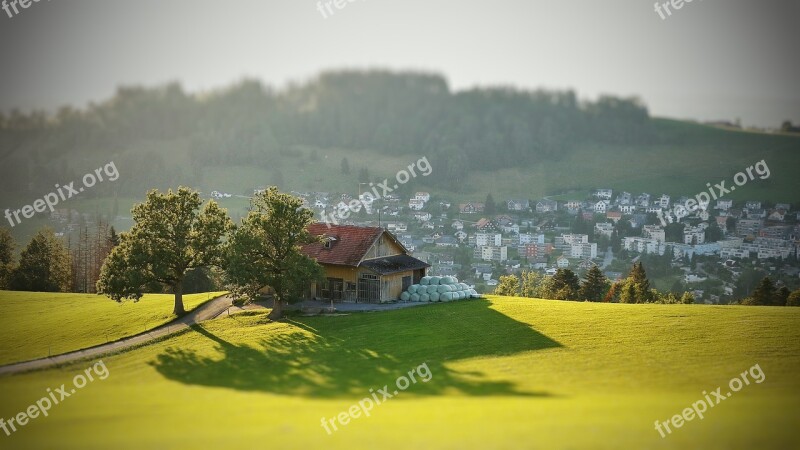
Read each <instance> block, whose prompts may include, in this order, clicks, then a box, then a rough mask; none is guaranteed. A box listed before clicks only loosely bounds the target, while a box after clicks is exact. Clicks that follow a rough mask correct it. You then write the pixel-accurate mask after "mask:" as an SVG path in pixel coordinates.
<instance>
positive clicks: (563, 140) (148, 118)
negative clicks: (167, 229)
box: [0, 71, 800, 213]
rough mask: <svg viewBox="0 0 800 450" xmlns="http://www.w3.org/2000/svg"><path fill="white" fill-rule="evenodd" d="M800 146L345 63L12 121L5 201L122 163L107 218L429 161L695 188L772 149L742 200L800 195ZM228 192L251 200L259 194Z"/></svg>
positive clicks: (554, 188)
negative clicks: (148, 200)
mask: <svg viewBox="0 0 800 450" xmlns="http://www.w3.org/2000/svg"><path fill="white" fill-rule="evenodd" d="M798 155H800V138H799V137H795V136H791V135H768V134H757V133H746V132H740V131H730V130H722V129H717V128H712V127H708V126H703V125H698V124H692V123H687V122H679V121H673V120H666V119H654V118H651V117H650V116H649V114H648V111H647V108H646V106H644V105H643V104H642V103H641V102H640V101H639V100H637V99H619V98H613V97H602V98H599V99H597V100H596V101H593V102H580V101H578V100H577V96H576V94H575V93H574V92H572V91H552V92H551V91H541V90H540V91H523V90H517V89H512V88H504V87H498V88H491V89H474V90H468V91H458V92H454V91H451V90H450V88H449V86H448V84H447V81H446V80H445V79H444V78H443V77H441V76H438V75H435V74H424V73H405V72H383V71H370V72H359V71H339V72H328V73H324V74H322V75H320V76H319V77H318V78H316V79H314V80H312V81H310V82H307V83H305V84H302V85H296V86H292V87H290V88H287V89H284V90H281V91H276V90H273V89H271V88H269V87H264V86H262V85H261V84H259V83H257V82H253V81H245V82H242V83H240V84H237V85H235V86H231V87H230V88H228V89H224V90H220V91H217V92H212V93H210V94H203V95H190V94H187V93H186V92H184V91H183V90H182V88H181V87H180V86H179V85H178V84H169V85H166V86H162V87H156V88H142V87H126V88H120V89H119V90H118V92H117V94H116V95H115V96H114V97H113V98H111V99H109V100H108V101H106V102H103V103H101V104H97V105H90V106H89V107H87V108H85V109H82V110H78V109H74V108H70V107H65V108H62V109H61V110H59V111H58V112H57V113H54V114H50V115H48V114H44V113H33V114H29V115H22V114H19V113H14V114H11V115H10V116H0V188H2V192H3V193H2V194H0V195H1V196H0V201H2V206H3V207H4V208H5V207H18V206H20V205H21V203H20V202H22V203H29V202H31V201H33V200H34V199H36V198H39V197H41V196H43V195H44V194H45V193H47V192H50V191H51V190H52V189H53V186H54V184H55V183H66V182H68V181H70V180H78V179H79V178H80V177H81V176H82V175H83V174H84V173H86V172H87V171H92V170H93V169H94V168H96V167H99V166H100V165H102V164H105V163H107V162H108V161H112V160H113V161H114V162H115V164H116V166H117V167H118V169H119V172H120V178H119V180H118V181H116V182H114V183H104V184H98V185H97V186H95V187H93V188H92V189H90V190H88V191H87V192H86V193H84V194H82V197H81V198H82V199H92V198H101V199H106V200H105V201H103V202H100V203H95V204H94V206H93V208H94V209H95V210H98V209H99V210H100V211H99V212H101V213H106V212H109V211H111V209H112V206H111V204H112V202H111V201H108V200H107V199H109V198H111V197H112V196H117V197H118V200H117V201H116V203H118V205H117V208H118V209H119V211H122V213H124V211H125V210H126V209H127V207H128V206H129V203H130V201H132V200H131V199H137V200H139V199H141V198H143V196H144V193H145V192H146V191H147V190H148V189H150V188H166V187H168V186H177V185H179V184H184V185H189V186H193V187H196V188H198V189H201V190H203V191H204V192H210V191H211V190H220V191H225V192H230V193H233V194H239V195H248V194H250V193H252V190H253V189H254V188H257V187H260V186H265V185H269V184H277V185H278V186H279V187H281V188H282V189H285V190H291V189H295V190H322V191H349V192H356V191H357V190H358V189H359V184H358V183H359V181H364V180H369V181H376V180H382V179H383V178H384V177H392V176H394V174H395V173H396V172H397V171H398V170H399V169H402V168H404V167H406V166H407V165H408V164H410V163H412V162H413V161H415V160H416V159H417V158H420V157H423V156H424V157H427V158H428V159H429V161H430V162H431V164H432V166H433V173H432V174H431V176H429V177H425V178H417V179H416V180H414V181H413V182H412V183H411V184H409V185H407V186H405V189H406V190H407V191H410V190H412V189H416V188H425V189H428V190H431V191H432V192H433V193H434V195H440V196H447V197H450V198H452V199H453V200H464V199H476V200H482V199H483V198H484V197H485V196H486V194H487V193H492V194H493V196H494V197H495V198H496V199H498V200H499V199H505V198H508V197H528V198H533V199H535V198H539V197H542V196H545V195H553V194H560V193H564V192H570V191H578V192H579V193H582V192H584V191H586V190H588V189H591V188H595V187H609V188H613V189H625V190H629V191H632V192H640V191H647V192H651V193H654V194H657V193H661V192H666V193H670V194H673V195H679V194H686V195H694V194H696V193H697V192H699V191H701V190H704V189H706V183H712V184H714V183H717V182H719V181H721V180H730V179H732V177H733V175H734V174H735V173H736V172H738V171H740V170H743V169H745V168H746V167H748V166H751V165H753V164H754V163H755V162H757V161H760V160H762V159H763V160H765V162H766V163H767V164H768V166H769V167H770V169H771V174H770V177H769V179H767V180H759V181H758V182H755V181H754V182H751V183H750V184H748V185H747V186H746V187H743V188H741V189H739V190H738V191H737V192H735V195H733V194H731V197H732V198H738V199H745V198H756V199H762V200H769V201H782V202H800V194H799V193H800V177H798V176H797V173H796V172H797V169H798V168H800V164H798V162H800V156H798ZM343 159H346V160H347V166H349V168H350V171H349V173H343V171H342V160H343ZM365 172H368V173H365ZM728 184H730V181H728ZM578 195H581V194H578ZM229 203H230V204H231V206H232V207H233V209H235V210H239V211H242V210H243V208H244V206H245V204H246V200H244V199H239V200H237V199H232V200H229ZM98 205H100V206H98Z"/></svg>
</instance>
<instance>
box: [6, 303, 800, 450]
mask: <svg viewBox="0 0 800 450" xmlns="http://www.w3.org/2000/svg"><path fill="white" fill-rule="evenodd" d="M266 313H267V312H266V311H263V312H251V313H247V314H245V315H234V316H231V317H225V318H220V319H217V320H214V321H211V322H207V323H204V324H203V325H201V326H199V327H196V328H195V329H193V330H190V331H187V332H184V333H182V334H180V335H178V336H175V337H172V338H170V339H167V340H164V341H161V342H159V343H156V344H152V345H149V346H146V347H143V348H139V349H136V350H132V351H128V352H126V353H123V354H119V355H115V356H108V357H106V358H104V362H105V364H106V366H107V367H108V369H109V371H110V376H109V378H108V379H107V380H104V381H96V382H94V383H92V384H90V385H89V386H87V387H86V388H84V389H83V390H81V391H80V392H79V393H78V394H77V395H76V396H75V397H74V398H70V399H69V401H68V402H65V403H64V404H63V405H58V406H57V407H55V408H53V410H52V411H51V413H50V416H49V417H47V418H46V419H36V420H34V421H33V422H31V423H30V424H29V425H27V426H26V427H24V428H22V429H20V430H19V431H18V432H16V433H14V434H13V435H12V436H10V437H3V438H2V439H0V447H7V448H53V447H57V448H63V449H69V448H81V449H93V448H97V449H107V448H116V449H119V448H130V449H140V448H155V447H158V448H220V449H227V448H230V449H237V448H260V447H262V446H264V445H269V446H271V447H276V448H347V449H352V448H382V449H383V448H387V449H394V448H397V449H405V448H475V449H487V448H508V449H512V448H513V449H517V448H543V449H554V448H608V449H620V448H676V449H683V448H703V449H716V448H726V449H728V448H733V449H750V448H797V447H798V445H799V444H800V438H799V437H798V435H797V433H796V431H795V429H796V424H797V419H796V417H795V412H796V408H797V405H798V402H800V379H798V377H797V370H798V368H800V327H798V325H799V324H800V310H798V309H796V308H777V307H775V308H773V307H736V306H730V307H716V306H703V305H621V304H592V303H574V302H560V301H547V300H532V299H517V298H501V297H490V298H489V300H472V301H464V302H455V303H449V304H436V305H430V306H425V307H419V308H411V309H406V310H398V311H392V312H383V313H362V314H352V315H347V316H337V317H294V318H290V319H289V320H287V321H286V322H282V323H275V322H270V321H269V320H268V319H267V318H266ZM422 363H426V364H427V365H428V367H429V368H430V370H431V373H432V375H433V376H432V379H431V380H430V381H429V382H428V383H417V384H414V385H411V386H410V387H409V388H408V389H407V390H406V391H405V392H402V393H401V394H400V395H398V396H397V397H396V398H393V399H390V400H387V401H386V402H385V403H383V404H381V405H379V406H376V407H375V408H374V409H373V411H372V414H371V416H370V417H361V418H358V419H355V420H353V421H352V422H351V423H350V424H348V425H347V426H344V427H341V426H340V427H339V430H338V431H337V432H335V433H334V434H333V435H332V436H329V435H328V434H327V433H326V432H325V430H324V429H323V428H322V426H321V419H322V418H323V417H325V418H332V417H334V416H335V415H338V414H339V413H340V412H341V411H344V410H347V409H348V408H349V407H350V406H351V405H352V404H354V403H356V402H357V401H358V400H360V399H362V398H363V397H367V396H369V395H370V389H378V388H382V387H383V386H384V385H389V386H390V387H391V386H392V384H393V382H394V380H395V379H396V378H397V377H398V376H400V375H402V374H405V373H407V372H408V371H409V370H411V369H413V368H414V367H417V366H418V365H420V364H422ZM88 364H89V362H83V363H77V364H74V365H72V366H69V367H64V368H60V369H55V370H49V371H45V372H37V373H32V374H27V375H21V376H14V377H9V378H0V396H1V397H2V398H3V399H4V401H3V402H2V406H0V417H11V416H12V415H13V414H16V413H17V412H18V411H22V410H23V409H24V408H25V407H27V405H28V404H30V403H32V402H33V401H35V400H36V399H38V398H39V397H41V396H42V395H43V392H44V391H45V389H46V388H47V387H51V386H60V385H61V383H65V382H66V383H69V382H70V380H71V377H72V375H73V374H75V373H77V372H79V371H81V370H82V369H83V368H85V367H86V366H88ZM754 364H759V365H760V367H761V368H762V369H763V371H764V373H765V374H766V380H765V381H764V382H763V383H761V384H757V385H756V384H752V385H750V386H747V387H745V388H744V389H743V390H742V391H740V392H738V393H736V394H734V395H733V396H732V397H731V398H729V399H728V400H726V402H725V403H724V404H722V405H719V406H717V407H716V408H714V409H713V410H711V411H709V413H708V414H707V415H706V418H705V419H703V420H701V421H700V420H695V421H693V422H688V423H687V424H686V425H684V426H683V427H682V428H681V429H679V430H677V431H676V432H674V433H673V434H672V435H670V436H668V437H667V438H665V439H662V438H661V437H660V435H659V434H658V432H657V431H655V429H654V421H655V420H657V419H659V420H662V421H663V420H668V419H669V418H670V417H672V416H673V415H675V414H679V413H680V412H681V411H682V410H683V409H684V408H686V407H687V406H689V405H690V404H691V402H694V401H696V400H698V399H699V398H701V397H702V395H701V392H702V391H704V390H706V391H711V390H714V389H716V387H718V386H725V385H726V384H727V382H728V380H729V379H730V378H732V377H735V376H738V375H739V374H740V373H741V372H742V371H744V370H746V369H748V368H750V367H751V366H753V365H754Z"/></svg>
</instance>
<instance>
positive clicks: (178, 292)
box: [172, 280, 186, 317]
mask: <svg viewBox="0 0 800 450" xmlns="http://www.w3.org/2000/svg"><path fill="white" fill-rule="evenodd" d="M173 290H174V291H175V308H174V309H173V310H172V314H175V315H176V316H178V317H180V316H182V315H184V314H186V310H185V309H184V308H183V280H181V281H179V282H178V283H177V284H176V285H175V287H174V289H173Z"/></svg>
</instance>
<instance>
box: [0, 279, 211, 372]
mask: <svg viewBox="0 0 800 450" xmlns="http://www.w3.org/2000/svg"><path fill="white" fill-rule="evenodd" d="M221 294H222V293H221V292H210V293H205V294H187V295H184V297H183V301H184V305H185V306H186V310H187V311H191V310H193V309H195V308H197V307H198V306H200V305H202V304H203V303H205V302H207V301H208V300H209V299H212V298H214V297H217V296H219V295H221ZM173 299H174V296H173V295H172V294H147V295H145V296H144V297H142V298H141V300H139V302H138V303H135V304H134V303H132V302H123V303H115V302H113V301H111V300H109V299H108V297H105V296H99V295H92V294H59V293H49V292H14V291H0V309H1V310H2V311H3V314H2V315H0V342H2V343H3V344H2V346H0V364H9V363H12V362H18V361H26V360H30V359H36V358H42V357H45V356H47V355H48V354H49V353H52V354H53V355H56V354H59V353H66V352H69V351H72V350H78V349H82V348H86V347H91V346H93V345H98V344H103V343H105V342H109V341H115V340H118V339H121V338H123V337H126V336H132V335H135V334H139V333H141V332H143V331H147V330H149V329H152V328H155V327H157V326H159V325H163V324H165V323H167V322H169V321H171V320H173V319H174V318H175V316H173V315H172V314H171V311H172V303H173Z"/></svg>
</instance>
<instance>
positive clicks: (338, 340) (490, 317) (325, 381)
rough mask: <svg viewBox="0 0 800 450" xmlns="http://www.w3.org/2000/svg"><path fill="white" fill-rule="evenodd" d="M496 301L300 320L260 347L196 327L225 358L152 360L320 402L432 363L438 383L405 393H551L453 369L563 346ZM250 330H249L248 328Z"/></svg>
mask: <svg viewBox="0 0 800 450" xmlns="http://www.w3.org/2000/svg"><path fill="white" fill-rule="evenodd" d="M489 305H490V303H489V302H488V301H486V300H475V301H469V302H463V303H454V304H443V305H432V306H427V307H421V308H410V309H405V310H398V311H393V312H386V313H380V314H354V315H350V316H344V317H302V318H295V319H290V320H289V321H288V325H290V326H292V327H296V331H289V332H286V331H281V332H278V331H277V328H276V329H275V332H274V333H269V334H268V337H267V338H264V339H261V340H260V341H258V344H257V345H253V344H252V342H251V343H249V344H236V343H232V342H230V341H227V340H225V339H223V338H221V337H220V336H217V335H215V334H214V333H212V332H210V331H209V330H208V329H207V328H206V327H203V326H202V325H195V326H193V327H192V328H193V330H194V331H196V332H197V333H198V337H200V336H204V337H205V338H208V339H211V340H212V341H214V342H215V343H216V346H215V347H216V350H217V354H215V355H213V356H203V355H200V354H198V353H197V352H195V351H193V350H190V349H180V348H174V347H170V348H168V349H166V351H165V352H164V353H162V354H160V355H158V356H157V357H156V360H155V361H152V362H151V363H150V364H151V365H152V366H153V367H155V369H156V370H157V371H158V372H159V373H161V374H162V375H163V376H164V377H166V378H168V379H170V380H175V381H179V382H182V383H186V384H193V385H201V386H218V387H227V388H231V389H237V390H242V391H261V392H270V393H274V394H281V395H299V396H309V397H320V398H336V397H352V396H354V395H362V396H363V395H368V392H367V391H368V389H370V388H374V389H375V390H377V389H379V388H382V387H383V386H384V385H388V386H389V388H390V390H391V391H394V390H395V389H396V387H395V380H396V379H397V378H398V377H400V376H401V375H405V376H408V373H409V372H410V371H412V370H414V369H416V368H418V367H420V366H422V365H423V364H426V365H427V367H428V369H429V373H430V380H429V381H428V382H422V379H423V378H427V374H428V372H426V371H425V370H424V368H420V369H419V370H418V371H417V373H415V377H416V379H417V383H412V384H411V387H409V388H408V390H407V393H410V394H412V395H443V394H462V395H471V396H488V395H510V396H547V395H549V394H547V393H543V392H527V391H522V390H519V389H518V388H517V386H516V385H515V384H514V383H512V382H510V381H505V380H498V379H490V378H489V377H487V376H486V375H485V374H484V373H481V372H464V371H457V370H454V369H452V368H449V367H447V363H448V362H450V363H452V362H454V361H459V360H464V359H469V358H479V357H498V356H506V355H513V354H516V353H520V352H528V351H534V350H542V349H548V348H555V347H561V344H559V343H558V342H556V341H554V340H552V339H550V338H548V337H547V336H545V335H543V334H541V333H539V332H537V331H536V330H534V329H533V328H531V327H530V326H529V325H527V324H524V323H521V322H518V321H516V320H514V319H511V318H510V317H508V316H506V315H504V314H502V313H499V312H497V311H495V310H493V309H491V308H489ZM231 320H233V317H232V318H231ZM261 326H270V325H268V324H266V325H261ZM248 331H249V329H248V327H243V329H242V330H241V331H240V333H241V332H243V333H247V332H248ZM225 334H228V333H225ZM309 334H310V336H309ZM403 395H404V396H405V395H407V394H406V393H404V394H403Z"/></svg>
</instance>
